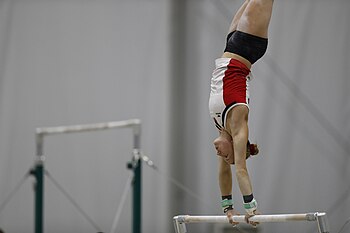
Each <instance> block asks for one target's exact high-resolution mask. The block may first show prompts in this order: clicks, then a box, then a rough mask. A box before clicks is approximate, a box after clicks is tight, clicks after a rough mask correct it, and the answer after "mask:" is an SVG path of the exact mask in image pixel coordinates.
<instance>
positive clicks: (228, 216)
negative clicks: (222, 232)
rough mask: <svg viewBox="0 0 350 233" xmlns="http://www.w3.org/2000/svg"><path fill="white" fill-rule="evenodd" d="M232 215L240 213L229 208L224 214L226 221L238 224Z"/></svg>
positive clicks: (234, 224)
mask: <svg viewBox="0 0 350 233" xmlns="http://www.w3.org/2000/svg"><path fill="white" fill-rule="evenodd" d="M234 215H240V213H238V212H237V211H236V210H235V209H231V210H228V211H227V212H226V216H227V218H228V221H229V222H230V223H231V224H232V225H233V226H234V227H235V226H236V225H237V224H239V222H234V221H233V220H232V219H231V217H232V216H234Z"/></svg>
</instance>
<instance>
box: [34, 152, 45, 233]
mask: <svg viewBox="0 0 350 233" xmlns="http://www.w3.org/2000/svg"><path fill="white" fill-rule="evenodd" d="M39 158H40V157H39ZM31 173H32V174H33V176H34V177H35V181H36V183H35V187H34V189H35V201H34V202H35V210H34V215H35V219H34V222H35V226H34V232H35V233H43V232H44V161H43V160H42V158H41V159H38V160H37V162H36V164H35V168H34V170H32V172H31Z"/></svg>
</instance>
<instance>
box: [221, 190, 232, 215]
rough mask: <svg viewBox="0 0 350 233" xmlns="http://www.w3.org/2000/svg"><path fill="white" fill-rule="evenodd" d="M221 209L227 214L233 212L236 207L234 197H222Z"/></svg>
mask: <svg viewBox="0 0 350 233" xmlns="http://www.w3.org/2000/svg"><path fill="white" fill-rule="evenodd" d="M221 208H222V211H223V212H224V213H225V214H226V213H227V211H229V210H233V208H234V206H233V200H232V195H226V196H221Z"/></svg>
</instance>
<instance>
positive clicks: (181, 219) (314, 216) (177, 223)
mask: <svg viewBox="0 0 350 233" xmlns="http://www.w3.org/2000/svg"><path fill="white" fill-rule="evenodd" d="M232 220H233V221H235V222H246V221H245V216H243V215H240V216H237V215H236V216H232ZM250 220H251V221H254V222H290V221H317V225H318V231H319V233H329V226H328V220H327V215H326V213H318V212H315V213H305V214H270V215H255V216H253V217H251V218H250ZM173 222H174V227H175V232H176V233H186V232H187V229H186V223H201V222H205V223H228V219H227V217H226V216H191V215H178V216H175V217H174V218H173Z"/></svg>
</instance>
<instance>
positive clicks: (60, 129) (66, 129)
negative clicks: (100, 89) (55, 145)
mask: <svg viewBox="0 0 350 233" xmlns="http://www.w3.org/2000/svg"><path fill="white" fill-rule="evenodd" d="M140 124H141V121H140V120H139V119H130V120H125V121H112V122H105V123H96V124H86V125H70V126H57V127H44V128H37V129H36V134H38V135H42V136H44V135H52V134H64V133H78V132H86V131H97V130H106V129H113V128H122V127H132V126H137V125H140Z"/></svg>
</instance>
